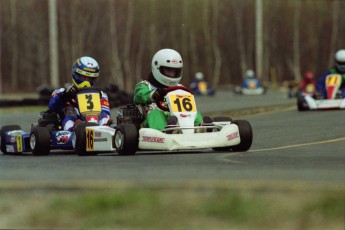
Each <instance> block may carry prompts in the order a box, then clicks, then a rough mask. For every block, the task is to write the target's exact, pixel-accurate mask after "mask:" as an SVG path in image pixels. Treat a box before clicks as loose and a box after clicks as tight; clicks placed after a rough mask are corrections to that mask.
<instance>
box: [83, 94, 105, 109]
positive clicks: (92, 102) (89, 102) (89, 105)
mask: <svg viewBox="0 0 345 230" xmlns="http://www.w3.org/2000/svg"><path fill="white" fill-rule="evenodd" d="M78 105H79V111H80V112H81V113H82V114H83V113H85V112H99V113H100V112H101V111H102V107H101V99H100V96H99V93H82V94H78Z"/></svg>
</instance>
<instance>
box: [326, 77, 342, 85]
mask: <svg viewBox="0 0 345 230" xmlns="http://www.w3.org/2000/svg"><path fill="white" fill-rule="evenodd" d="M340 84H341V76H340V75H339V74H331V75H328V76H327V78H326V87H329V86H336V87H337V86H340Z"/></svg>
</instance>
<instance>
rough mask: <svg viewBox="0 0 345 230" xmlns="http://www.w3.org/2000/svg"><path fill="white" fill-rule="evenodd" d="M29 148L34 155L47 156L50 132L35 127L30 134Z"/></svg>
mask: <svg viewBox="0 0 345 230" xmlns="http://www.w3.org/2000/svg"><path fill="white" fill-rule="evenodd" d="M30 147H31V150H32V154H34V155H37V156H38V155H48V154H49V152H50V132H49V129H48V128H47V127H39V126H38V127H35V128H34V129H32V130H31V133H30Z"/></svg>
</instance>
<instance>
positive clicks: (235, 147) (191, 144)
mask: <svg viewBox="0 0 345 230" xmlns="http://www.w3.org/2000/svg"><path fill="white" fill-rule="evenodd" d="M166 91H167V95H166V97H165V100H166V104H167V106H165V105H163V103H162V102H159V101H156V105H157V107H158V108H160V109H162V110H165V111H170V114H171V116H176V117H177V119H178V123H177V125H176V126H175V127H171V128H166V129H164V130H162V131H159V130H156V129H152V128H142V127H141V122H142V120H143V116H142V113H141V111H140V108H138V107H137V106H135V105H127V106H124V107H121V108H120V109H119V112H118V116H117V127H116V132H115V147H116V151H117V152H118V153H119V154H120V155H133V154H135V152H136V151H137V150H163V151H173V150H191V149H206V148H212V149H214V150H216V151H217V150H221V151H230V150H232V151H247V150H248V149H249V148H250V146H251V144H252V139H253V134H252V128H251V125H250V124H249V122H248V121H246V120H237V121H232V119H231V118H228V117H216V118H214V119H213V121H212V120H211V119H208V121H206V120H207V119H205V118H204V124H203V125H201V126H194V120H195V117H196V111H197V109H196V105H195V100H194V96H193V95H192V94H191V93H190V90H189V89H188V88H185V87H182V86H175V87H170V88H167V89H166Z"/></svg>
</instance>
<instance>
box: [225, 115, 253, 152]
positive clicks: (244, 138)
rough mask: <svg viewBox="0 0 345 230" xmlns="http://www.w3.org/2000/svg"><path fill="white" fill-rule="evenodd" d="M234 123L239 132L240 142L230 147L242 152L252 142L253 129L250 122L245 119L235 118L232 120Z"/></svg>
mask: <svg viewBox="0 0 345 230" xmlns="http://www.w3.org/2000/svg"><path fill="white" fill-rule="evenodd" d="M233 123H234V124H236V125H237V126H238V130H239V133H240V138H241V143H240V144H238V145H236V146H232V147H230V148H231V149H232V150H233V151H238V152H243V151H247V150H248V149H250V147H251V146H252V142H253V130H252V126H251V125H250V123H249V122H248V121H246V120H236V121H233Z"/></svg>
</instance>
